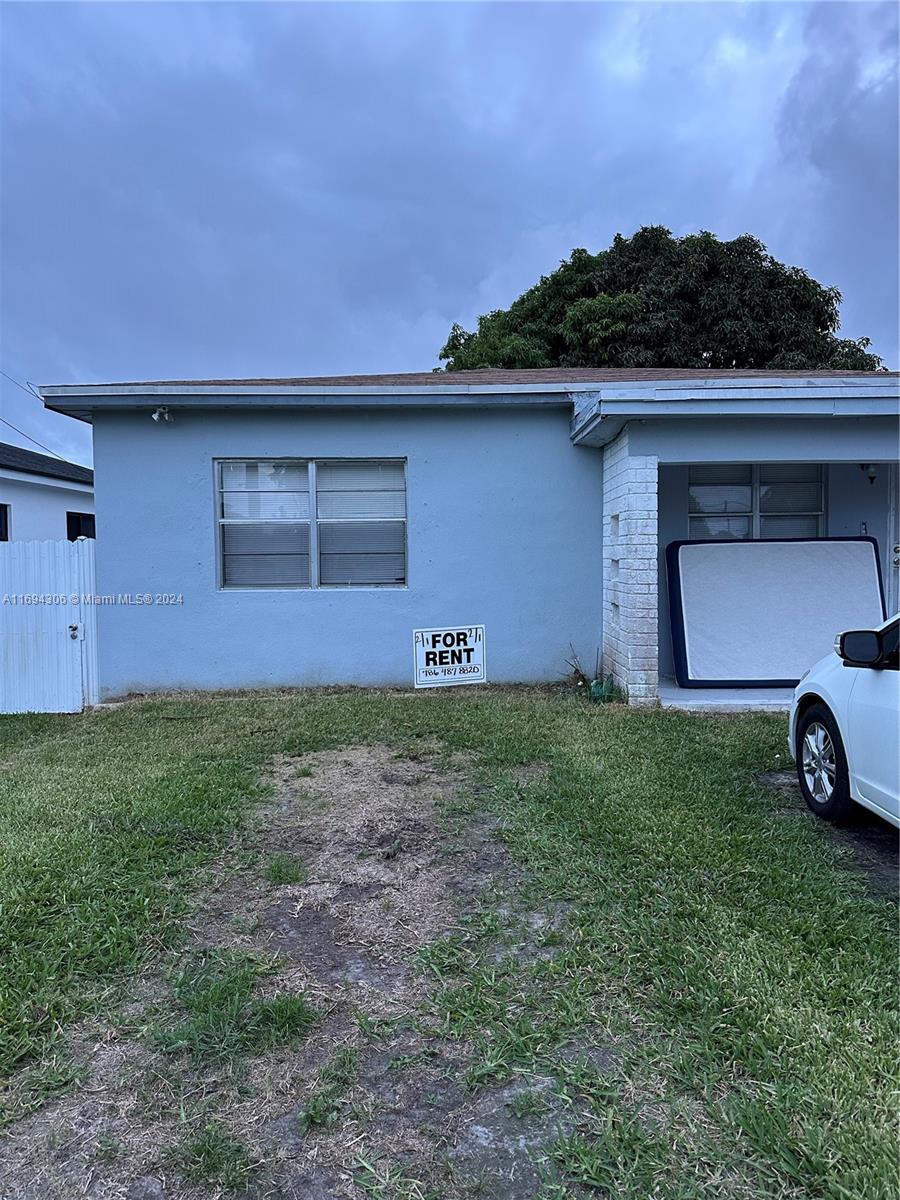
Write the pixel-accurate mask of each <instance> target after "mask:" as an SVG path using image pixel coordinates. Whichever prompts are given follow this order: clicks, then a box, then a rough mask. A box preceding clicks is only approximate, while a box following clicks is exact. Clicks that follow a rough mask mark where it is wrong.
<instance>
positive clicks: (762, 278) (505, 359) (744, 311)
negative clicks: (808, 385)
mask: <svg viewBox="0 0 900 1200" xmlns="http://www.w3.org/2000/svg"><path fill="white" fill-rule="evenodd" d="M840 304H841V294H840V292H839V291H838V289H837V288H834V287H825V286H823V285H822V284H821V283H818V282H817V281H816V280H815V279H813V278H812V277H811V276H810V275H808V274H807V273H806V271H803V270H801V269H800V268H799V267H788V266H785V264H784V263H780V262H778V261H777V259H774V258H773V257H772V256H771V255H770V254H769V253H768V251H767V250H766V248H765V246H764V245H763V244H762V242H760V241H759V240H758V239H757V238H755V237H751V236H750V235H749V234H744V235H743V236H741V237H737V238H735V239H734V240H733V241H730V242H722V241H720V240H719V239H718V238H717V237H716V236H715V235H714V234H712V233H698V234H692V235H690V236H688V237H682V238H676V237H673V236H672V234H671V232H670V231H669V230H668V229H665V228H663V227H662V226H658V225H657V226H645V227H644V228H643V229H639V230H638V232H637V233H636V234H635V235H634V236H633V237H631V238H625V237H622V236H621V234H617V235H616V237H615V238H614V239H613V243H612V245H611V246H610V247H609V249H608V250H601V251H600V253H599V254H590V253H589V252H588V251H587V250H573V251H572V254H571V257H570V258H568V259H567V260H566V261H564V262H563V263H561V264H560V266H559V267H558V268H557V270H555V271H554V272H553V273H552V274H551V275H544V276H542V277H541V279H540V280H539V282H538V283H536V284H535V285H534V287H531V288H529V289H528V291H527V292H525V293H524V294H523V295H521V296H520V297H519V298H518V299H517V300H514V301H513V303H512V304H511V305H510V307H509V308H508V309H497V310H496V311H494V312H490V313H487V314H485V315H484V316H482V317H479V319H478V328H477V330H475V331H474V332H472V333H469V332H467V331H466V330H465V329H462V328H461V327H460V326H459V325H454V326H453V328H452V329H451V331H450V336H449V338H448V339H447V343H446V345H445V346H444V348H443V349H442V350H441V352H440V357H441V359H442V360H444V361H445V362H446V364H447V365H446V370H448V371H461V370H470V369H475V368H478V367H511V368H528V367H682V368H688V367H696V368H703V367H710V368H726V369H730V368H739V367H743V368H758V369H767V370H814V369H835V370H853V371H877V370H881V369H883V363H882V360H881V359H880V358H879V356H878V355H877V354H872V353H870V352H869V351H868V346H869V339H868V338H859V339H858V340H853V339H849V338H839V337H837V336H836V334H837V330H838V329H839V328H840Z"/></svg>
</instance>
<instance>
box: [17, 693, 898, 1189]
mask: <svg viewBox="0 0 900 1200" xmlns="http://www.w3.org/2000/svg"><path fill="white" fill-rule="evenodd" d="M427 739H432V740H433V739H438V740H439V743H440V749H439V750H438V751H437V754H438V756H439V757H440V755H441V754H443V755H445V756H446V755H450V754H451V753H453V752H462V753H465V755H466V756H467V758H466V762H467V767H466V770H467V772H468V775H467V785H466V787H465V788H463V789H462V790H461V791H459V792H458V793H457V794H456V795H455V797H454V799H453V802H452V804H449V805H448V806H447V808H446V811H445V812H444V813H443V817H442V819H443V820H444V822H445V825H444V827H443V828H444V833H445V835H446V839H447V844H448V848H452V846H451V843H452V840H453V838H454V837H456V836H457V835H458V834H459V831H461V830H465V828H466V827H467V825H470V824H472V823H473V822H484V821H485V820H487V819H489V820H490V821H491V822H492V826H491V827H492V828H495V829H496V837H497V838H499V839H500V840H501V841H502V843H503V844H504V845H505V847H506V849H507V851H508V856H509V859H510V862H511V863H512V864H513V865H514V868H515V870H514V880H515V907H516V909H517V911H519V912H521V913H527V914H544V918H546V919H544V918H542V919H541V920H540V921H538V923H537V926H536V927H537V929H538V933H537V934H536V935H534V936H532V938H531V941H530V943H529V946H530V950H529V952H528V953H525V952H523V950H522V943H521V942H517V941H516V940H515V937H514V936H512V934H511V933H510V929H511V926H510V922H509V911H510V900H509V896H508V895H507V896H505V897H502V896H501V895H500V894H499V892H497V893H496V894H493V893H492V892H491V889H490V888H488V889H486V890H485V893H484V895H483V896H481V897H480V898H479V901H478V903H477V904H471V905H469V906H467V907H466V911H465V912H464V913H463V914H462V915H461V916H460V919H459V920H458V921H457V922H456V923H455V925H454V927H453V928H452V930H450V931H448V932H447V933H446V935H445V936H441V937H439V938H436V939H432V940H430V941H428V942H427V944H423V945H422V947H421V952H420V954H419V956H418V968H417V969H418V970H419V971H420V974H421V976H422V978H423V980H424V986H425V992H424V994H423V995H424V998H423V1000H422V1002H421V1005H420V1008H419V1011H418V1013H417V1014H415V1020H417V1021H418V1022H420V1024H421V1027H422V1028H424V1029H427V1030H428V1031H429V1033H430V1034H431V1035H433V1036H435V1037H441V1038H445V1039H448V1041H450V1042H452V1041H454V1040H455V1041H456V1042H458V1044H459V1045H460V1046H465V1048H466V1050H465V1053H466V1060H465V1072H464V1084H465V1088H466V1092H467V1095H468V1096H470V1097H473V1098H475V1099H474V1101H473V1102H476V1101H477V1098H478V1097H479V1096H482V1095H488V1094H492V1093H491V1089H494V1091H495V1092H496V1090H497V1089H500V1088H502V1087H504V1086H505V1085H506V1083H507V1082H508V1081H509V1080H511V1079H523V1078H524V1079H528V1078H534V1079H540V1080H545V1079H549V1080H551V1081H552V1084H551V1085H548V1086H550V1091H549V1092H544V1091H542V1090H541V1088H542V1087H543V1084H542V1085H541V1087H535V1088H533V1089H532V1090H530V1091H529V1090H527V1089H526V1090H525V1091H519V1092H517V1093H516V1095H515V1097H514V1098H513V1100H511V1101H510V1104H511V1108H512V1111H513V1112H514V1114H515V1115H516V1116H517V1117H521V1119H523V1120H529V1119H535V1120H537V1119H539V1116H538V1114H539V1113H540V1112H541V1111H542V1110H543V1109H544V1108H546V1107H547V1106H548V1105H549V1106H550V1107H551V1108H553V1105H554V1104H557V1101H558V1102H559V1104H560V1105H562V1104H564V1105H565V1106H566V1111H567V1112H570V1113H575V1114H577V1119H575V1118H574V1117H573V1119H572V1120H568V1121H566V1122H564V1123H563V1126H562V1127H561V1130H560V1132H559V1136H557V1137H556V1138H555V1140H554V1142H553V1145H552V1146H551V1147H550V1149H549V1155H550V1158H551V1159H552V1162H553V1164H554V1166H555V1175H554V1182H552V1183H551V1182H548V1183H547V1185H546V1186H547V1190H546V1192H545V1193H544V1192H542V1193H541V1194H542V1195H544V1194H546V1195H547V1196H548V1197H551V1196H552V1197H563V1196H569V1195H571V1196H575V1195H584V1194H586V1192H587V1193H590V1192H592V1191H594V1190H596V1191H597V1192H598V1193H599V1194H606V1193H608V1194H610V1195H619V1196H628V1197H634V1198H635V1200H638V1198H641V1200H643V1198H645V1197H648V1196H651V1195H654V1196H657V1195H658V1196H662V1197H665V1198H667V1200H668V1198H672V1200H682V1198H683V1200H687V1198H689V1197H699V1196H700V1195H702V1194H717V1195H722V1196H748V1197H750V1196H753V1197H763V1196H765V1197H768V1196H772V1197H792V1196H796V1197H833V1198H834V1200H850V1198H857V1197H860V1198H861V1197H865V1198H866V1200H881V1198H884V1200H888V1197H893V1196H894V1195H895V1194H896V1180H897V1174H896V1172H897V1157H896V1142H895V1128H894V1115H895V1109H894V1100H893V1096H894V1091H893V1089H894V1087H895V1084H896V1057H897V1055H896V1051H897V1032H898V1028H897V1024H898V1023H897V1006H896V987H897V958H896V940H895V934H896V905H895V903H894V901H893V899H892V898H891V897H888V896H885V895H883V894H878V893H877V892H874V891H872V890H871V889H870V888H868V887H867V884H866V881H865V879H864V878H862V877H861V876H860V875H859V874H858V873H856V872H855V871H854V870H853V869H851V868H850V867H848V865H847V863H846V862H845V861H842V859H843V857H844V852H843V851H842V848H841V845H840V843H839V841H838V840H837V839H836V838H835V837H834V835H833V831H832V830H830V829H829V828H828V827H825V826H823V825H821V824H819V823H816V822H815V821H814V819H812V818H809V819H807V817H806V816H805V814H804V813H803V811H802V810H801V809H800V808H799V807H798V804H799V801H792V802H791V803H790V804H787V806H786V802H785V799H784V797H783V795H779V794H778V793H776V792H775V791H773V790H772V789H771V788H767V787H765V786H762V785H761V784H760V783H759V782H758V777H759V776H760V775H761V774H762V773H764V772H770V771H772V770H775V769H777V767H778V765H779V764H778V756H779V755H781V756H782V758H783V756H784V720H783V718H781V717H775V716H765V715H758V716H746V717H720V718H709V717H703V716H698V715H691V714H683V713H673V712H655V711H654V712H638V711H629V710H626V709H622V708H619V707H616V706H591V705H588V704H586V703H585V702H584V701H583V699H582V698H581V697H579V696H576V695H574V694H572V693H570V692H567V691H564V690H559V691H549V690H547V691H540V690H515V689H510V690H497V691H492V690H482V691H477V690H474V689H473V690H472V691H470V692H467V693H464V694H453V693H437V694H430V695H427V696H414V695H409V694H401V693H366V692H341V693H321V694H315V693H294V694H261V695H249V696H235V697H228V698H221V697H219V698H208V699H202V698H186V699H163V700H159V701H154V702H146V703H140V704H132V705H127V706H124V707H122V708H118V709H114V710H109V711H104V712H100V713H96V714H86V715H83V716H76V717H52V716H51V717H45V716H35V717H0V1004H2V1008H0V1076H6V1077H9V1079H10V1080H11V1085H10V1088H9V1090H8V1092H9V1098H11V1099H10V1103H11V1104H12V1106H13V1108H12V1109H11V1117H10V1119H12V1120H13V1121H14V1123H13V1125H12V1128H13V1130H15V1128H16V1119H17V1120H18V1123H21V1121H22V1120H23V1119H24V1120H28V1119H29V1118H28V1117H24V1118H22V1116H21V1114H22V1112H23V1111H24V1110H25V1109H27V1108H36V1107H37V1106H38V1105H39V1104H41V1103H42V1102H44V1101H46V1100H48V1099H50V1098H52V1096H53V1095H54V1093H56V1092H57V1091H61V1090H62V1089H63V1088H65V1087H69V1088H75V1089H77V1087H78V1064H77V1063H73V1062H72V1060H71V1058H70V1054H69V1044H68V1043H69V1035H70V1033H71V1031H72V1030H73V1029H75V1028H77V1026H78V1023H79V1020H80V1019H81V1020H82V1021H83V1020H88V1021H113V1022H115V1021H116V1020H117V1019H118V1018H117V1016H116V1014H117V1013H118V1012H119V1008H120V1005H121V1003H122V999H123V996H126V995H127V992H128V988H129V981H130V979H131V978H132V977H133V976H134V975H135V974H136V973H137V972H138V971H140V970H146V969H147V968H148V964H151V965H152V964H153V963H162V964H163V967H164V968H165V969H166V970H168V969H169V967H171V968H172V969H171V970H170V971H169V975H168V976H167V977H168V978H169V979H170V980H171V994H172V997H173V999H172V1003H173V1004H174V1005H177V1006H179V1007H178V1010H177V1018H176V1017H175V1016H173V1018H172V1020H171V1021H170V1022H169V1025H168V1026H167V1027H166V1028H154V1029H144V1030H143V1031H142V1036H143V1035H146V1037H147V1039H148V1040H149V1041H150V1042H152V1045H153V1047H154V1052H157V1051H158V1052H159V1053H176V1052H177V1053H182V1054H184V1055H186V1056H190V1055H191V1054H194V1055H195V1057H197V1058H199V1059H200V1060H206V1059H207V1058H209V1057H210V1056H212V1057H215V1054H216V1051H217V1047H218V1048H219V1049H222V1047H225V1050H223V1053H226V1052H227V1054H228V1055H229V1056H231V1058H233V1059H234V1060H235V1061H237V1060H239V1059H240V1057H241V1055H242V1054H250V1053H256V1054H259V1053H265V1052H269V1051H271V1050H273V1049H277V1048H278V1047H287V1046H293V1045H295V1044H297V1043H298V1042H299V1041H301V1040H302V1039H303V1037H304V1036H306V1033H307V1030H308V1028H309V1027H311V1026H312V1025H313V1024H314V1022H315V1020H316V1019H324V1017H322V1016H321V1012H320V1013H319V1017H318V1018H317V1016H316V1011H317V1010H316V999H315V997H314V996H313V997H312V999H311V1001H310V1002H307V1000H306V999H303V998H300V999H296V1000H295V1001H293V1002H290V1003H289V1002H287V1000H286V999H285V998H284V997H281V998H279V997H278V996H275V997H271V996H262V997H260V996H259V995H258V990H259V988H260V987H261V986H263V985H264V980H265V977H266V974H267V972H269V971H275V970H277V964H275V963H274V962H272V963H262V962H259V961H257V960H255V959H254V960H249V959H246V958H241V957H240V956H237V957H234V956H233V957H232V958H228V957H227V956H224V957H223V956H216V955H211V956H207V957H206V958H203V959H202V960H200V961H197V962H194V963H193V964H192V965H188V966H185V965H184V964H183V962H182V961H181V959H180V958H179V955H180V954H181V949H180V947H181V944H182V942H183V937H184V934H183V922H184V919H185V917H186V915H187V914H188V913H189V912H190V908H191V903H192V889H195V888H196V887H197V886H198V880H200V879H201V878H203V868H204V866H206V865H207V864H210V863H213V862H215V861H216V856H217V855H221V854H223V853H224V852H225V851H226V849H228V853H230V854H231V855H232V856H233V855H234V848H235V845H236V843H237V844H238V845H239V844H240V832H239V831H240V830H241V829H242V828H243V827H244V824H245V822H247V821H248V819H250V818H251V816H252V811H253V809H254V806H255V805H257V804H260V803H264V802H265V797H266V795H267V791H268V789H267V782H266V780H267V770H268V769H269V765H270V764H271V763H272V762H273V760H276V757H277V756H282V755H287V756H291V757H292V758H294V757H296V758H299V757H300V756H304V755H311V754H314V753H315V752H321V751H327V750H337V749H340V748H342V747H352V746H356V745H360V744H383V745H387V746H390V747H393V748H395V749H396V750H397V752H398V753H399V754H402V753H403V752H404V747H409V746H411V745H416V744H421V743H422V742H423V740H427ZM413 757H414V756H413ZM528 764H539V767H535V768H534V769H533V770H532V771H531V772H525V771H523V770H522V768H523V767H526V766H527V765H528ZM310 773H311V769H310V770H309V771H304V770H301V771H299V772H298V774H299V775H301V776H302V775H305V774H310ZM312 783H313V788H314V783H315V781H314V780H313V781H312ZM414 803H415V794H414V792H413V791H410V804H411V805H414ZM249 862H250V860H249V859H248V863H249ZM253 869H254V870H256V872H257V875H258V876H259V877H260V878H262V879H264V880H265V881H266V885H267V886H270V887H272V888H274V889H277V888H288V889H290V888H302V887H303V886H304V884H305V882H306V868H305V866H304V864H303V862H302V861H301V860H300V859H299V858H298V857H296V855H294V854H293V852H291V853H278V854H274V855H272V856H270V857H269V858H268V859H267V860H266V861H263V862H260V863H259V864H257V865H256V866H254V867H253ZM508 874H509V873H508ZM509 878H513V876H512V875H509ZM508 891H509V888H507V892H508ZM291 894H293V893H291ZM176 965H177V967H178V969H177V970H176V969H175V966H176ZM261 981H262V982H261ZM321 1008H322V1005H321V1004H320V1005H319V1009H320V1010H321ZM173 1011H174V1010H173ZM365 1021H366V1018H365V1014H361V1015H359V1023H360V1027H361V1028H363V1029H365V1028H366V1026H365ZM370 1024H371V1023H370ZM573 1044H574V1045H578V1046H582V1047H585V1046H589V1045H601V1044H602V1045H603V1046H605V1047H606V1050H605V1053H604V1054H602V1055H600V1054H597V1055H594V1056H593V1057H592V1056H591V1055H589V1054H588V1055H582V1056H576V1057H572V1056H571V1055H568V1054H567V1052H566V1048H567V1047H570V1046H571V1045H573ZM356 1054H357V1051H356V1050H353V1051H350V1050H345V1051H344V1052H343V1058H342V1059H341V1060H340V1061H339V1063H338V1065H337V1066H336V1067H335V1066H334V1065H332V1067H331V1068H330V1072H331V1073H330V1074H329V1073H328V1072H325V1073H324V1075H323V1080H322V1082H321V1083H320V1087H319V1090H318V1091H317V1092H316V1093H315V1095H314V1096H313V1097H312V1099H311V1100H309V1101H308V1103H307V1106H306V1112H305V1118H304V1121H305V1124H306V1126H308V1127H310V1129H311V1132H310V1133H309V1136H316V1134H315V1132H314V1129H313V1128H312V1127H315V1126H323V1125H330V1124H333V1123H334V1121H336V1120H339V1119H340V1114H341V1111H342V1109H341V1101H340V1095H341V1091H342V1089H346V1088H348V1087H351V1086H352V1080H351V1075H352V1070H351V1068H353V1069H355V1067H353V1064H355V1062H356V1058H355V1055H356ZM335 1080H337V1081H338V1082H337V1083H336V1082H335ZM548 1097H550V1099H548ZM13 1110H14V1111H13ZM207 1116H208V1114H206V1113H204V1114H203V1119H202V1121H200V1122H199V1123H198V1124H197V1125H196V1126H194V1127H192V1128H190V1129H188V1130H187V1132H186V1135H185V1137H184V1138H183V1139H182V1144H181V1149H180V1150H179V1151H178V1152H177V1155H176V1157H175V1158H174V1159H173V1161H174V1162H175V1164H176V1169H178V1170H180V1171H181V1174H182V1177H183V1178H185V1179H187V1180H188V1181H192V1180H197V1179H202V1178H206V1179H207V1180H213V1181H217V1183H218V1184H221V1185H222V1186H225V1187H232V1188H238V1189H239V1188H241V1187H244V1186H245V1185H246V1184H247V1181H248V1180H250V1179H252V1177H253V1170H254V1169H255V1166H254V1164H256V1165H257V1166H258V1159H259V1155H258V1153H257V1151H258V1148H257V1147H253V1146H250V1147H243V1146H241V1145H240V1144H237V1143H235V1142H234V1140H233V1138H232V1135H231V1133H230V1132H229V1131H228V1130H224V1129H220V1128H219V1127H218V1126H217V1125H215V1123H210V1122H209V1121H208V1120H207ZM198 1121H199V1118H198ZM210 1163H213V1164H215V1169H213V1167H210V1166H209V1164H210ZM179 1164H180V1165H179ZM408 1170H409V1164H406V1165H403V1164H398V1165H396V1166H394V1165H391V1164H387V1166H385V1165H384V1164H381V1165H379V1164H372V1163H369V1162H368V1161H362V1160H361V1164H360V1169H359V1173H358V1175H357V1177H356V1183H355V1185H354V1186H356V1188H357V1192H354V1193H353V1194H354V1195H357V1194H358V1195H360V1196H362V1195H375V1196H385V1197H387V1196H397V1197H400V1196H409V1197H424V1196H426V1195H442V1193H440V1192H434V1191H432V1192H430V1193H429V1192H426V1191H424V1190H421V1189H420V1190H419V1191H416V1190H415V1188H414V1187H413V1186H412V1185H411V1184H408V1183H404V1179H405V1178H406V1174H405V1173H407V1174H408ZM204 1171H205V1172H206V1174H205V1176H204ZM416 1186H418V1185H416ZM404 1188H405V1189H406V1190H404ZM553 1189H555V1190H553ZM579 1189H581V1190H579ZM340 1194H342V1195H343V1194H344V1193H340ZM348 1194H349V1193H348ZM510 1194H512V1193H510Z"/></svg>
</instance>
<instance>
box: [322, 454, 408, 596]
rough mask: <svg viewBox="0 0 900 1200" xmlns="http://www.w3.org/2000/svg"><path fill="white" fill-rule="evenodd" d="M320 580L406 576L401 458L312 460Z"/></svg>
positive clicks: (371, 581) (337, 583) (345, 583)
mask: <svg viewBox="0 0 900 1200" xmlns="http://www.w3.org/2000/svg"><path fill="white" fill-rule="evenodd" d="M316 516H317V533H318V542H319V583H320V585H321V586H323V587H352V586H354V585H370V586H371V585H378V584H382V585H390V584H393V585H398V584H403V583H405V582H406V471H405V464H404V463H403V462H402V461H344V462H322V463H317V465H316Z"/></svg>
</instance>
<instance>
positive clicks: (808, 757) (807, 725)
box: [797, 704, 854, 821]
mask: <svg viewBox="0 0 900 1200" xmlns="http://www.w3.org/2000/svg"><path fill="white" fill-rule="evenodd" d="M797 778H798V779H799V781H800V791H801V792H802V793H803V799H804V800H805V801H806V803H807V804H808V805H809V807H810V808H811V809H812V811H813V812H814V813H815V814H816V816H817V817H823V818H824V819H825V820H826V821H842V820H844V818H845V817H848V816H849V815H850V813H851V812H852V811H853V807H854V806H853V801H852V800H851V798H850V775H849V772H848V770H847V754H846V752H845V750H844V743H843V741H842V740H841V735H840V731H839V730H838V727H837V721H835V719H834V717H833V715H832V713H831V710H830V709H828V708H826V707H825V705H824V704H814V705H812V707H811V708H808V709H807V710H806V712H805V713H804V714H803V716H802V717H801V718H800V720H799V722H798V723H797Z"/></svg>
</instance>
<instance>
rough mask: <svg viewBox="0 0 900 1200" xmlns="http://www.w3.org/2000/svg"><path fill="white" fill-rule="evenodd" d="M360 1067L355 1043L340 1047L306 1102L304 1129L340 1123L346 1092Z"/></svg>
mask: <svg viewBox="0 0 900 1200" xmlns="http://www.w3.org/2000/svg"><path fill="white" fill-rule="evenodd" d="M358 1071H359V1055H358V1054H357V1052H356V1051H355V1050H354V1049H353V1047H352V1046H345V1047H343V1048H342V1049H340V1050H338V1052H337V1053H336V1054H335V1055H334V1057H333V1058H332V1059H331V1061H330V1062H329V1063H328V1064H327V1066H325V1067H323V1069H322V1070H321V1071H320V1072H319V1082H318V1086H317V1088H316V1090H315V1091H314V1092H313V1093H312V1095H311V1096H310V1097H309V1098H308V1099H307V1101H306V1104H305V1105H304V1106H303V1112H302V1113H301V1114H300V1125H301V1128H302V1129H304V1130H310V1129H323V1128H327V1127H328V1126H330V1125H334V1124H336V1123H337V1121H338V1119H339V1117H340V1115H341V1112H342V1110H343V1108H344V1107H345V1093H346V1092H348V1091H349V1089H350V1088H351V1087H352V1086H353V1084H354V1082H355V1081H356V1076H357V1072H358Z"/></svg>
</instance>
